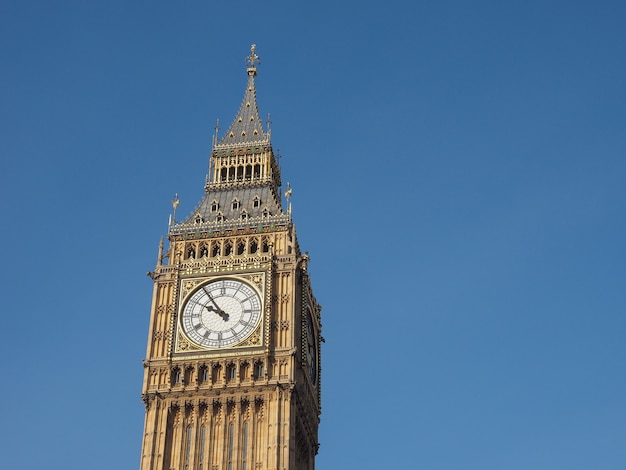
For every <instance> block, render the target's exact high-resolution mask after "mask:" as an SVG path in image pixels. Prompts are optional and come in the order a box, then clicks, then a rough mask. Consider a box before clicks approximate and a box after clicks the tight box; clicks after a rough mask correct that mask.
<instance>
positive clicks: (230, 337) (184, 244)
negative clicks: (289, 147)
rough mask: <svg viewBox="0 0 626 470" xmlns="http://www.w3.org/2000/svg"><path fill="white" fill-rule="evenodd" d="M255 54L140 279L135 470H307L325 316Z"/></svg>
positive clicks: (313, 443) (314, 442) (311, 463)
mask: <svg viewBox="0 0 626 470" xmlns="http://www.w3.org/2000/svg"><path fill="white" fill-rule="evenodd" d="M255 49H256V48H255V46H252V49H251V54H250V56H249V57H247V68H246V72H247V86H246V89H245V92H244V97H243V101H242V102H241V106H240V108H239V111H238V113H237V115H236V117H235V119H234V120H233V122H232V124H231V126H230V127H229V128H228V130H227V131H226V132H225V133H224V134H223V135H221V136H218V135H216V136H215V138H214V140H213V146H212V150H211V155H210V162H209V170H208V174H207V178H206V184H205V187H204V196H203V197H202V199H201V200H200V202H199V203H198V204H197V206H196V207H195V209H194V210H193V211H192V212H191V213H190V214H189V215H188V216H187V217H186V218H184V219H182V220H181V221H178V220H176V216H175V214H176V213H174V217H173V218H172V219H171V221H170V224H169V227H168V232H167V244H165V243H164V242H161V244H160V247H159V254H158V260H157V266H156V268H155V270H154V271H153V272H151V273H149V274H150V276H151V278H152V279H153V280H154V292H153V298H152V306H151V313H150V324H149V332H148V347H147V352H146V359H145V360H144V382H143V391H142V392H143V393H142V397H143V401H144V403H145V408H146V415H145V425H144V434H143V445H142V455H141V466H140V468H141V470H313V469H314V468H315V455H316V453H317V449H318V425H319V416H320V412H321V402H320V399H321V395H320V372H321V366H320V340H321V317H320V312H321V307H320V306H319V304H318V303H317V301H316V299H315V297H314V295H313V292H312V288H311V283H310V279H309V273H308V269H307V268H308V263H309V257H308V255H307V254H306V253H304V252H302V251H301V249H300V246H299V245H298V240H297V237H296V230H295V225H294V223H293V221H292V217H291V207H290V206H288V207H287V209H286V210H285V209H284V208H283V193H282V191H281V188H282V186H281V175H280V168H279V166H278V162H277V156H276V154H275V153H274V151H273V148H272V144H271V140H270V130H269V128H266V127H264V125H263V122H262V120H261V119H260V116H259V111H258V107H257V102H256V86H255V77H256V75H257V64H258V61H259V58H258V56H257V55H256V50H255ZM286 193H287V196H286V197H287V200H288V201H289V195H290V193H291V190H290V189H288V190H287V191H286ZM177 203H178V202H177V200H176V201H175V204H177ZM288 204H290V202H288Z"/></svg>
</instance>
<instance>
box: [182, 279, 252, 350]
mask: <svg viewBox="0 0 626 470" xmlns="http://www.w3.org/2000/svg"><path fill="white" fill-rule="evenodd" d="M260 321H261V298H260V297H259V294H258V292H257V291H256V290H255V289H254V288H253V287H252V286H251V285H249V284H247V283H245V282H243V281H240V280H237V279H232V278H222V279H217V280H214V281H210V282H207V283H206V284H203V285H201V286H200V287H198V288H197V289H196V290H195V291H194V292H193V293H192V294H191V296H190V297H189V298H188V299H187V300H186V301H185V305H184V306H183V310H182V314H181V325H182V328H183V331H184V332H185V334H186V335H187V336H188V337H189V339H190V340H192V341H193V342H194V343H196V344H198V345H199V346H203V347H205V348H215V349H217V348H226V347H229V346H233V345H235V344H237V343H240V342H241V341H243V340H244V339H246V338H247V337H248V336H249V335H250V334H251V333H252V332H253V331H254V330H255V329H256V327H257V325H258V324H259V322H260Z"/></svg>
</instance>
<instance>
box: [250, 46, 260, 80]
mask: <svg viewBox="0 0 626 470" xmlns="http://www.w3.org/2000/svg"><path fill="white" fill-rule="evenodd" d="M246 62H247V63H248V75H256V63H257V62H258V63H259V64H260V63H261V58H260V57H259V56H258V55H256V44H252V46H251V47H250V55H249V56H248V57H246Z"/></svg>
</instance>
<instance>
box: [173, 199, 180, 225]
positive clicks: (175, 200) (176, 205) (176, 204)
mask: <svg viewBox="0 0 626 470" xmlns="http://www.w3.org/2000/svg"><path fill="white" fill-rule="evenodd" d="M179 205H180V201H179V200H178V193H176V194H175V195H174V200H173V201H172V207H173V208H174V221H176V209H177V208H178V206H179Z"/></svg>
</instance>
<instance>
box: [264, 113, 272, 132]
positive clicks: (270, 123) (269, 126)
mask: <svg viewBox="0 0 626 470" xmlns="http://www.w3.org/2000/svg"><path fill="white" fill-rule="evenodd" d="M270 118H271V116H270V113H267V121H265V124H267V132H268V133H269V132H270V131H271V127H272V120H271V119H270Z"/></svg>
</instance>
